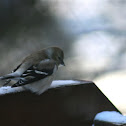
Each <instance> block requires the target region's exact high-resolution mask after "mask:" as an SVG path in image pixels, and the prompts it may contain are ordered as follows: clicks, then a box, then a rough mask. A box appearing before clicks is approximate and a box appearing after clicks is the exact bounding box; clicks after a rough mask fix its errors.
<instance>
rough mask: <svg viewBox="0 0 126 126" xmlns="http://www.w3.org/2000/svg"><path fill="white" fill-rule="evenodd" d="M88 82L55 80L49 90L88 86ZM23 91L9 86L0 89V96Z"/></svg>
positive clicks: (20, 88)
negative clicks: (62, 87) (81, 85)
mask: <svg viewBox="0 0 126 126" xmlns="http://www.w3.org/2000/svg"><path fill="white" fill-rule="evenodd" d="M88 83H90V81H89V82H88V81H77V80H55V81H53V82H52V84H51V86H50V88H56V87H61V86H69V85H78V84H88ZM24 90H25V89H24V88H22V87H15V88H11V86H7V87H1V88H0V95H5V94H10V93H16V92H22V91H24Z"/></svg>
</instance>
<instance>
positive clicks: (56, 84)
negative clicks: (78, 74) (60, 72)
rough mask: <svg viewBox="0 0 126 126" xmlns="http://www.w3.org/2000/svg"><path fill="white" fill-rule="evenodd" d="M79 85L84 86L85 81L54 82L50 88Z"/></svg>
mask: <svg viewBox="0 0 126 126" xmlns="http://www.w3.org/2000/svg"><path fill="white" fill-rule="evenodd" d="M78 84H84V81H83V82H81V81H77V80H55V81H53V82H52V84H51V87H50V88H56V87H60V86H69V85H78Z"/></svg>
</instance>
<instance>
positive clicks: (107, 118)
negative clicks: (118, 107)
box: [94, 111, 126, 125]
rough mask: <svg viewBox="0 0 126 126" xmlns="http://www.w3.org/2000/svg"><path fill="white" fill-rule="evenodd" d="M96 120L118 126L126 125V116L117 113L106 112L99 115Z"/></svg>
mask: <svg viewBox="0 0 126 126" xmlns="http://www.w3.org/2000/svg"><path fill="white" fill-rule="evenodd" d="M94 120H99V121H104V122H109V123H112V124H116V125H121V124H126V116H123V115H121V114H120V113H119V112H116V111H104V112H100V113H98V114H97V115H96V116H95V118H94Z"/></svg>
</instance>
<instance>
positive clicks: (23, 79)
mask: <svg viewBox="0 0 126 126" xmlns="http://www.w3.org/2000/svg"><path fill="white" fill-rule="evenodd" d="M63 59H64V53H63V50H62V49H60V48H59V47H48V48H45V49H43V50H40V51H37V52H35V53H32V54H30V55H29V56H27V57H26V58H25V59H24V60H23V61H22V62H21V63H20V64H19V65H18V66H17V68H16V69H14V70H13V72H12V73H10V74H7V75H4V76H1V77H0V79H1V80H6V82H5V84H4V86H6V85H8V84H9V83H11V81H13V82H14V84H12V85H11V87H12V88H13V87H18V86H22V87H23V88H25V89H27V90H30V91H32V92H35V93H36V94H42V93H43V92H44V91H46V90H47V89H48V88H49V87H50V85H51V83H52V81H53V79H54V75H55V73H56V71H57V70H58V67H59V66H60V65H63V66H65V64H64V61H63Z"/></svg>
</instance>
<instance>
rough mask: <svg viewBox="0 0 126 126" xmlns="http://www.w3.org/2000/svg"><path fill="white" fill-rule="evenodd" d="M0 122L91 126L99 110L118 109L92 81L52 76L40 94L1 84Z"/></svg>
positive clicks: (7, 125)
mask: <svg viewBox="0 0 126 126" xmlns="http://www.w3.org/2000/svg"><path fill="white" fill-rule="evenodd" d="M0 108H1V110H0V124H1V126H60V125H62V126H82V125H84V126H91V125H92V124H93V120H94V117H95V115H96V114H97V113H99V112H101V111H117V112H118V110H117V109H116V108H115V107H114V106H113V105H112V104H111V102H110V101H109V100H108V99H107V98H106V97H105V95H104V94H103V93H102V92H101V91H100V90H99V89H98V87H97V86H96V85H95V84H94V83H93V82H92V81H85V80H55V81H53V82H52V84H51V86H50V89H49V90H47V91H45V92H44V93H43V94H42V95H37V94H35V93H31V92H30V91H25V90H24V89H23V88H21V87H16V88H11V87H9V86H8V87H1V88H0Z"/></svg>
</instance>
